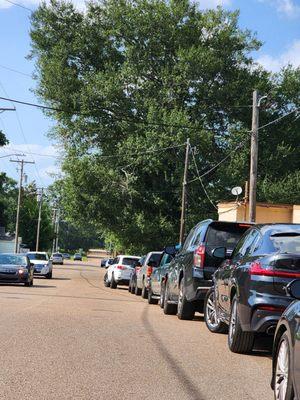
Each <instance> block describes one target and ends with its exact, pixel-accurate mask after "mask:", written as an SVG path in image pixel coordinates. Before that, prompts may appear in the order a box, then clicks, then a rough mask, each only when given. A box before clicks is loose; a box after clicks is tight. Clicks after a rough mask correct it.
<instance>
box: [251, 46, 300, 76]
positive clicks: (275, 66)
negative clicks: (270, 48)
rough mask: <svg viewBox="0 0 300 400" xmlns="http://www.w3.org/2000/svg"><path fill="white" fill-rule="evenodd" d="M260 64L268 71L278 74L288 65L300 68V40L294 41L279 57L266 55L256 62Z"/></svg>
mask: <svg viewBox="0 0 300 400" xmlns="http://www.w3.org/2000/svg"><path fill="white" fill-rule="evenodd" d="M256 61H257V62H258V63H259V64H261V65H263V66H264V67H265V68H266V69H267V70H269V71H272V72H278V71H279V70H280V69H281V68H282V67H284V66H285V65H287V64H291V65H293V67H299V66H300V39H298V40H294V41H293V42H292V44H291V45H290V46H289V48H287V50H286V51H284V52H283V53H282V54H280V55H279V56H278V57H273V56H270V55H268V54H264V55H262V56H260V57H258V59H257V60H256Z"/></svg>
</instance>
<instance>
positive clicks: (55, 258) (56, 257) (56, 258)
mask: <svg viewBox="0 0 300 400" xmlns="http://www.w3.org/2000/svg"><path fill="white" fill-rule="evenodd" d="M51 259H52V264H53V265H54V264H60V265H63V263H64V258H63V255H62V254H61V253H53V254H52V257H51Z"/></svg>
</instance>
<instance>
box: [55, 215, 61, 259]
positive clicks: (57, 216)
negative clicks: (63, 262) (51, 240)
mask: <svg viewBox="0 0 300 400" xmlns="http://www.w3.org/2000/svg"><path fill="white" fill-rule="evenodd" d="M59 214H60V212H59V210H58V212H57V215H56V235H55V236H56V241H55V251H56V252H57V251H58V232H59V217H60V215H59Z"/></svg>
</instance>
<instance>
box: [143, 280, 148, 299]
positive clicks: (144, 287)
mask: <svg viewBox="0 0 300 400" xmlns="http://www.w3.org/2000/svg"><path fill="white" fill-rule="evenodd" d="M142 298H143V299H148V289H147V288H146V286H145V280H144V279H143V287H142Z"/></svg>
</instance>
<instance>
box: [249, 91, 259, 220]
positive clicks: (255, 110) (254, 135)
mask: <svg viewBox="0 0 300 400" xmlns="http://www.w3.org/2000/svg"><path fill="white" fill-rule="evenodd" d="M258 124H259V99H258V91H257V90H254V92H253V106H252V130H251V156H250V179H249V221H250V222H255V219H256V187H257V160H258Z"/></svg>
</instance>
